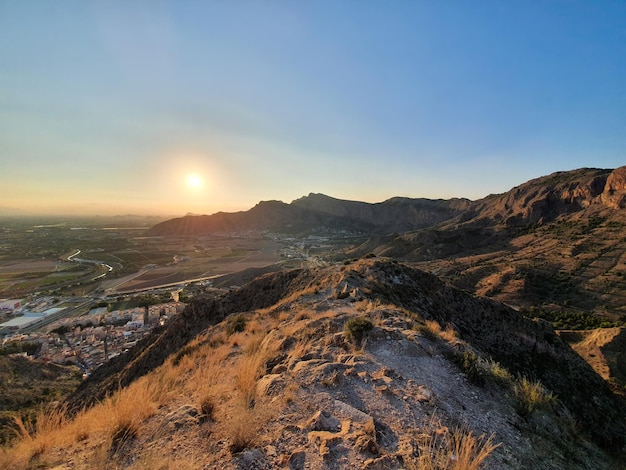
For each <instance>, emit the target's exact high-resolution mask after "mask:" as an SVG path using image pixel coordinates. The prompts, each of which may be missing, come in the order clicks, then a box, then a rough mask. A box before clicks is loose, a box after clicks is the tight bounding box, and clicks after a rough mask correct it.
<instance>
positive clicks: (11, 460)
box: [0, 408, 70, 470]
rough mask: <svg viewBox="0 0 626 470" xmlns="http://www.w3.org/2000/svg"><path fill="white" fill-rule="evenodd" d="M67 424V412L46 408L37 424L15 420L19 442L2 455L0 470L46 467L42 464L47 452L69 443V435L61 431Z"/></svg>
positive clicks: (4, 450)
mask: <svg viewBox="0 0 626 470" xmlns="http://www.w3.org/2000/svg"><path fill="white" fill-rule="evenodd" d="M66 424H67V418H66V417H65V410H64V409H62V408H46V409H44V410H42V411H40V412H39V413H38V414H37V417H36V424H32V423H29V422H24V421H23V420H22V419H21V418H19V417H16V418H15V425H16V428H17V429H16V433H17V434H18V438H19V440H18V442H17V443H16V444H14V446H13V447H12V448H10V449H3V450H2V453H1V454H0V468H3V469H5V468H6V469H7V470H8V469H14V468H15V469H18V468H26V467H27V466H39V465H44V462H41V460H42V458H43V456H44V454H45V452H46V451H47V450H48V449H50V448H52V447H54V446H58V445H63V444H65V443H67V439H68V438H70V436H69V435H64V434H63V433H62V432H60V430H61V429H62V428H63V427H65V426H66Z"/></svg>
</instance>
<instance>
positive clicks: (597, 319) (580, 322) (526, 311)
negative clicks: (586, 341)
mask: <svg viewBox="0 0 626 470" xmlns="http://www.w3.org/2000/svg"><path fill="white" fill-rule="evenodd" d="M520 312H521V313H522V314H523V315H524V316H526V317H528V318H541V319H542V320H545V321H548V322H550V323H552V326H553V327H554V328H555V329H557V330H594V329H596V328H615V327H619V326H626V321H624V319H623V318H620V319H617V320H611V319H609V318H607V317H605V316H598V315H592V314H590V313H586V312H580V311H572V310H552V309H551V310H547V309H542V308H537V307H528V308H523V309H520Z"/></svg>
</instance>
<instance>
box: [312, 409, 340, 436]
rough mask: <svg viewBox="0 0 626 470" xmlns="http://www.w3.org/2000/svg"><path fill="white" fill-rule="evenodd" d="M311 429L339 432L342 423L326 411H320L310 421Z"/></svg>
mask: <svg viewBox="0 0 626 470" xmlns="http://www.w3.org/2000/svg"><path fill="white" fill-rule="evenodd" d="M309 427H310V428H311V429H312V430H313V431H328V432H339V431H340V430H341V422H340V421H339V420H338V419H337V418H335V417H334V416H332V415H331V414H330V413H329V412H328V411H326V410H320V411H318V412H317V413H315V414H314V415H313V417H312V418H311V419H310V421H309Z"/></svg>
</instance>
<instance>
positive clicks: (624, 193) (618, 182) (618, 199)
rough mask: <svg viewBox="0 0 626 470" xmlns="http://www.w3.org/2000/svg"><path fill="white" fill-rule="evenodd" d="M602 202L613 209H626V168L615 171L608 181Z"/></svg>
mask: <svg viewBox="0 0 626 470" xmlns="http://www.w3.org/2000/svg"><path fill="white" fill-rule="evenodd" d="M602 202H603V203H604V204H605V205H606V206H608V207H611V208H613V209H623V208H625V207H626V166H622V167H620V168H618V169H616V170H614V171H613V172H612V173H611V174H610V175H609V177H608V178H607V179H606V184H605V186H604V191H603V192H602Z"/></svg>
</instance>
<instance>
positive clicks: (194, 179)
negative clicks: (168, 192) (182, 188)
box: [187, 173, 203, 189]
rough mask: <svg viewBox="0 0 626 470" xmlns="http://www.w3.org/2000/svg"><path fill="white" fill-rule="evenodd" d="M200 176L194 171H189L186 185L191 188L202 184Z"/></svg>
mask: <svg viewBox="0 0 626 470" xmlns="http://www.w3.org/2000/svg"><path fill="white" fill-rule="evenodd" d="M202 183H203V181H202V177H201V176H200V175H198V174H196V173H191V174H189V175H187V186H189V187H190V188H192V189H195V188H199V187H200V186H202Z"/></svg>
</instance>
